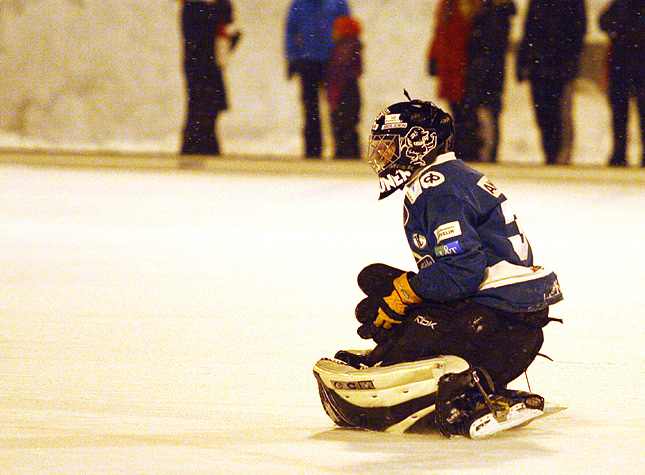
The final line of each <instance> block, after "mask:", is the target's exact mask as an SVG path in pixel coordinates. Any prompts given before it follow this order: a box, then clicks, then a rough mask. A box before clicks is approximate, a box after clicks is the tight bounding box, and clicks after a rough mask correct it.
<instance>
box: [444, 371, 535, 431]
mask: <svg viewBox="0 0 645 475" xmlns="http://www.w3.org/2000/svg"><path fill="white" fill-rule="evenodd" d="M543 410H544V398H542V397H541V396H538V395H537V394H531V393H527V392H524V391H515V390H511V389H500V390H497V391H496V390H495V389H494V387H493V384H492V383H491V381H490V378H489V377H488V375H487V373H486V372H485V371H484V370H482V369H474V370H467V371H464V372H462V373H458V374H454V373H453V374H446V375H444V376H442V377H441V379H440V380H439V390H438V394H437V407H436V409H435V424H436V426H437V427H438V429H439V430H440V431H441V433H442V434H443V435H444V436H445V437H453V436H457V435H461V436H465V437H470V438H473V439H480V438H483V437H489V436H492V435H495V434H497V433H498V432H501V431H503V430H506V429H510V428H512V427H517V426H520V425H524V424H527V423H528V422H529V421H531V420H532V419H535V418H536V417H539V416H540V415H542V414H543V413H544V412H543Z"/></svg>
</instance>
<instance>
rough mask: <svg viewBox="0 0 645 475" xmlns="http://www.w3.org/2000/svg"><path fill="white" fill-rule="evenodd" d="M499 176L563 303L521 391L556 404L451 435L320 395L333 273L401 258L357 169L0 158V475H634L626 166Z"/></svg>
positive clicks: (398, 230) (385, 208) (638, 359)
mask: <svg viewBox="0 0 645 475" xmlns="http://www.w3.org/2000/svg"><path fill="white" fill-rule="evenodd" d="M540 167H541V165H538V166H536V168H540ZM509 170H510V169H508V168H503V167H500V168H489V169H487V173H488V175H489V177H490V178H491V179H492V180H493V181H494V182H495V183H496V184H497V185H498V186H499V187H501V188H502V189H503V190H504V191H505V193H506V195H507V196H509V198H510V199H511V200H512V202H513V205H514V208H515V211H516V212H517V214H518V216H519V217H520V219H521V220H522V225H523V227H524V230H525V231H526V233H527V235H528V237H529V239H530V240H531V243H532V245H533V250H534V254H535V258H536V262H537V263H539V264H542V265H545V266H548V267H552V268H553V269H554V270H555V271H556V272H557V273H558V275H559V277H560V283H561V285H562V288H563V291H564V295H565V300H564V301H563V302H562V303H559V304H558V305H556V306H554V307H553V308H552V316H554V317H559V318H563V319H564V321H565V324H564V325H560V324H557V323H552V324H550V325H549V326H548V327H546V331H545V333H546V343H545V345H544V347H543V349H542V352H543V353H546V354H547V355H549V356H550V357H551V358H553V360H554V361H553V362H550V361H548V360H546V359H542V358H540V359H538V360H537V361H536V362H535V363H534V364H533V365H532V366H531V368H530V370H529V379H530V383H531V388H532V390H533V391H535V392H538V393H540V394H542V395H544V396H545V397H546V398H547V399H548V400H550V401H552V402H556V403H560V404H564V405H567V406H569V408H568V409H567V410H566V411H564V412H561V413H559V414H556V415H554V416H552V417H550V418H546V419H541V420H538V421H535V422H533V423H532V424H530V425H529V426H527V427H525V428H522V429H519V430H515V431H512V432H508V433H506V434H503V435H500V436H498V437H497V438H493V439H489V440H484V441H471V440H467V439H453V440H445V439H443V438H441V437H440V436H438V435H398V436H397V435H385V434H380V433H367V432H360V431H347V430H340V429H335V428H334V425H333V423H332V422H331V420H329V419H328V418H327V416H326V415H325V414H324V412H323V410H322V408H321V406H320V402H319V399H318V394H317V389H316V384H315V380H314V378H313V375H312V366H313V364H314V363H315V362H316V360H317V359H318V358H320V357H322V356H332V355H333V353H334V352H335V351H336V350H337V349H340V348H350V347H351V348H368V347H369V346H370V345H369V343H368V342H365V341H363V340H360V339H359V338H358V336H357V335H356V333H355V331H356V326H357V324H356V322H355V320H354V318H353V311H354V306H355V304H356V303H357V302H358V301H359V300H360V298H361V294H360V291H359V289H358V288H357V286H356V283H355V278H356V274H357V273H358V272H359V271H360V269H361V268H362V267H363V266H365V265H367V264H369V263H372V262H386V263H388V264H391V265H395V266H400V267H404V268H406V269H410V270H412V269H413V268H414V265H413V260H412V257H411V255H410V251H409V249H408V248H407V244H406V243H405V239H404V235H403V231H402V223H401V222H402V216H401V195H400V194H399V195H395V196H393V197H391V198H389V199H387V200H384V201H381V202H379V201H377V199H376V197H377V195H378V190H377V187H378V185H377V182H376V180H375V178H373V177H372V176H371V175H370V174H369V173H368V172H366V173H365V175H364V176H358V175H356V174H352V175H351V176H348V177H342V176H328V175H321V176H315V175H308V174H304V175H303V174H275V173H272V174H261V173H252V174H241V173H232V172H231V173H229V172H221V171H218V172H212V171H210V172H209V171H202V172H200V171H194V172H192V171H191V172H186V171H183V172H182V171H176V170H131V171H124V170H102V169H94V170H92V169H82V168H38V167H28V166H20V165H11V164H6V163H5V164H3V165H0V243H1V247H0V288H1V294H0V295H1V299H2V300H1V302H0V473H2V474H7V475H9V474H182V475H185V474H241V475H246V474H249V475H262V474H288V475H292V474H307V475H318V474H360V475H363V474H376V475H381V474H382V475H386V474H387V475H391V474H404V475H414V474H425V473H439V474H460V475H464V474H487V473H490V474H493V473H494V474H515V473H517V474H522V475H528V474H540V475H547V474H642V473H644V472H645V439H644V438H645V427H644V425H645V409H644V407H645V376H644V375H643V371H644V364H643V362H644V359H645V349H644V348H645V310H644V308H645V299H644V297H643V294H644V288H645V177H644V176H643V174H642V172H640V171H633V170H617V171H615V172H612V173H610V174H603V175H602V177H601V178H598V179H596V178H594V173H593V170H591V172H590V170H588V169H584V168H583V167H580V168H578V169H567V170H566V171H563V177H557V176H554V174H543V175H541V174H539V173H537V172H534V171H531V169H529V168H527V169H526V170H525V171H526V175H525V176H523V173H522V168H519V169H513V170H511V172H512V173H511V172H509ZM599 173H600V172H599ZM577 175H579V176H577ZM512 386H513V387H516V388H519V389H526V381H525V380H524V379H520V380H518V381H516V382H515V383H514V384H513V385H512Z"/></svg>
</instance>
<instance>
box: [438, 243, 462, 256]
mask: <svg viewBox="0 0 645 475" xmlns="http://www.w3.org/2000/svg"><path fill="white" fill-rule="evenodd" d="M434 253H435V256H437V257H444V256H450V255H453V256H456V255H458V254H463V253H464V250H463V249H462V248H461V246H460V245H459V241H454V242H449V243H448V244H444V245H443V246H436V247H435V248H434Z"/></svg>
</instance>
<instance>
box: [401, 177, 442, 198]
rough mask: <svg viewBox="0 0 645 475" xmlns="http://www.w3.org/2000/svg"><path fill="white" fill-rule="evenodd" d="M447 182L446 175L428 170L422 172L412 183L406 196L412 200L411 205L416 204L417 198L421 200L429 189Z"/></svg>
mask: <svg viewBox="0 0 645 475" xmlns="http://www.w3.org/2000/svg"><path fill="white" fill-rule="evenodd" d="M445 181H446V177H445V176H444V174H443V173H440V172H438V171H435V170H428V171H425V172H422V173H421V174H420V175H419V176H418V177H417V178H415V179H414V180H413V181H412V183H410V185H409V186H408V190H407V191H406V193H405V196H406V197H407V198H408V199H409V200H410V202H411V203H414V202H415V201H416V200H417V198H419V196H420V195H421V193H422V192H423V190H426V189H428V188H436V187H438V186H440V185H441V184H443V183H444V182H445Z"/></svg>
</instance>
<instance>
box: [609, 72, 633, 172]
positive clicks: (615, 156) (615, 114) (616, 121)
mask: <svg viewBox="0 0 645 475" xmlns="http://www.w3.org/2000/svg"><path fill="white" fill-rule="evenodd" d="M608 97H609V105H610V107H611V126H612V137H613V148H612V154H611V157H610V159H609V165H610V166H626V165H627V157H626V153H627V118H628V114H629V84H627V77H626V76H625V74H624V71H623V69H622V68H620V67H616V66H614V67H611V69H610V71H609V90H608Z"/></svg>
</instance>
